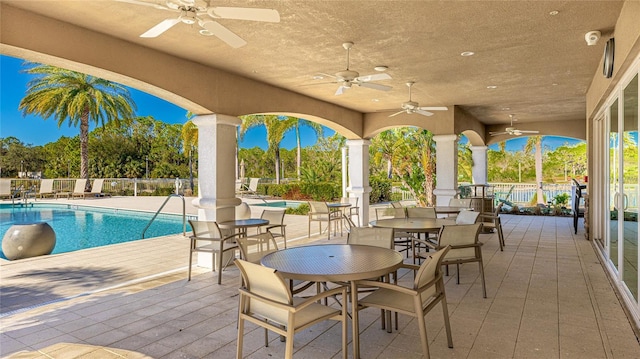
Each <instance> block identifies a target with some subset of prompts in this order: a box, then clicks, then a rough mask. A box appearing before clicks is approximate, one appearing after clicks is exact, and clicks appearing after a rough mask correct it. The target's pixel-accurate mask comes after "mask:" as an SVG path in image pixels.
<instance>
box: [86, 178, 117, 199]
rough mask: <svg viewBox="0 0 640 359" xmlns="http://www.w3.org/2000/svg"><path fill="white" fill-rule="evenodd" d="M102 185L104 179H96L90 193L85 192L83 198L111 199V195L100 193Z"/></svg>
mask: <svg viewBox="0 0 640 359" xmlns="http://www.w3.org/2000/svg"><path fill="white" fill-rule="evenodd" d="M103 184H104V178H96V179H94V180H93V184H92V185H91V192H85V193H84V197H85V198H86V197H104V196H109V197H111V193H102V186H103Z"/></svg>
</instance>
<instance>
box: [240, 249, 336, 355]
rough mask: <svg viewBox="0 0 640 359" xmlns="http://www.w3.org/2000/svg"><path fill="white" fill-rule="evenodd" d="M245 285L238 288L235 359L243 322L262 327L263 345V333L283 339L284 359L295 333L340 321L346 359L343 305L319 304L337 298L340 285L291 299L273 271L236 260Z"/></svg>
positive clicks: (291, 353)
mask: <svg viewBox="0 0 640 359" xmlns="http://www.w3.org/2000/svg"><path fill="white" fill-rule="evenodd" d="M236 265H237V267H238V268H239V269H240V273H242V278H243V281H244V283H245V286H244V287H242V288H240V289H239V291H240V303H239V310H238V312H239V316H238V340H237V353H236V357H237V358H242V349H243V348H242V347H243V339H244V322H245V321H249V322H251V323H253V324H255V325H257V326H260V327H263V328H265V336H264V341H265V346H269V338H268V333H267V331H268V330H270V331H272V332H275V333H276V334H279V335H280V336H284V337H285V338H286V339H285V343H286V347H285V354H284V357H285V358H287V359H291V358H293V341H294V336H295V333H296V332H299V331H301V330H303V329H305V328H307V327H310V326H312V325H314V324H317V323H320V322H323V321H325V320H339V321H341V322H342V357H343V358H344V359H346V358H347V306H346V305H343V306H342V307H341V308H332V307H329V306H326V305H322V304H320V303H319V301H320V300H321V299H325V298H328V297H331V296H336V295H341V296H342V298H345V297H346V295H347V289H346V288H345V287H343V286H340V287H337V288H334V289H331V290H328V291H325V292H321V293H318V294H316V295H314V296H312V297H309V298H298V297H294V296H293V295H292V293H291V290H290V289H289V286H288V285H287V284H286V282H285V280H284V279H283V278H282V276H281V275H280V273H278V272H277V271H276V270H275V269H272V268H267V267H264V266H261V265H258V264H254V263H250V262H247V261H244V260H242V259H236Z"/></svg>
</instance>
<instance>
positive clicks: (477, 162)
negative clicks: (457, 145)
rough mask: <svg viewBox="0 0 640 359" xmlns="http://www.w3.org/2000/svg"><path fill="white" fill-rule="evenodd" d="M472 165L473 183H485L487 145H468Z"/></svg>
mask: <svg viewBox="0 0 640 359" xmlns="http://www.w3.org/2000/svg"><path fill="white" fill-rule="evenodd" d="M469 148H470V149H471V158H472V160H473V167H472V169H471V174H472V176H473V183H474V184H487V168H488V167H487V149H488V148H489V147H487V146H470V147H469Z"/></svg>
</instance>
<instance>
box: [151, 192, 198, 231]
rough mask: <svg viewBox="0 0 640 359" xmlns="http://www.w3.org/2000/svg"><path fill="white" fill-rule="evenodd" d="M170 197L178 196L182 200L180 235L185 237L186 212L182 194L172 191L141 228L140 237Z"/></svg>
mask: <svg viewBox="0 0 640 359" xmlns="http://www.w3.org/2000/svg"><path fill="white" fill-rule="evenodd" d="M171 197H178V198H180V199H181V200H182V235H183V236H185V237H186V235H187V218H186V217H187V212H186V210H185V202H184V197H183V196H182V195H179V194H175V193H172V194H170V195H168V196H167V198H166V199H165V200H164V202H162V205H161V206H160V208H158V210H157V211H156V213H155V214H154V215H153V217H152V218H151V220H149V223H147V226H146V227H144V230H142V239H144V234H145V233H146V232H147V229H149V227H150V226H151V223H153V221H154V220H155V219H156V217H158V214H160V211H162V209H163V208H164V206H165V205H166V204H167V202H169V200H170V199H171Z"/></svg>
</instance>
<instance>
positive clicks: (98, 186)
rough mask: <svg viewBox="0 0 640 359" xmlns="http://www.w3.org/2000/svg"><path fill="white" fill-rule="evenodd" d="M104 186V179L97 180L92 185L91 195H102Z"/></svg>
mask: <svg viewBox="0 0 640 359" xmlns="http://www.w3.org/2000/svg"><path fill="white" fill-rule="evenodd" d="M103 184H104V178H96V179H94V180H93V184H92V185H91V193H102V185H103Z"/></svg>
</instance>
